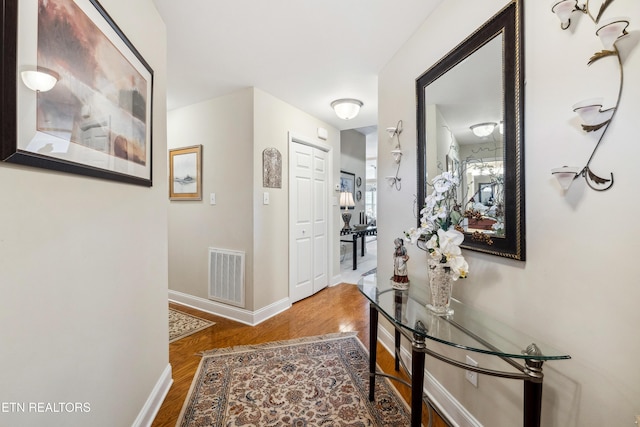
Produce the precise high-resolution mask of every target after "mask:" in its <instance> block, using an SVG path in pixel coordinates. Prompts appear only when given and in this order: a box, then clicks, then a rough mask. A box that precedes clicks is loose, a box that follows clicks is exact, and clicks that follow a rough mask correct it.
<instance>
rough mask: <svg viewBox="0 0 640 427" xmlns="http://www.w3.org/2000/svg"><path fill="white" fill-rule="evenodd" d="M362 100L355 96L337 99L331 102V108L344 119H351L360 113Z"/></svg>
mask: <svg viewBox="0 0 640 427" xmlns="http://www.w3.org/2000/svg"><path fill="white" fill-rule="evenodd" d="M363 105H364V104H362V101H359V100H357V99H353V98H342V99H336V100H335V101H333V102H332V103H331V108H333V110H334V111H335V112H336V115H337V116H338V117H339V118H341V119H342V120H351V119H353V118H354V117H356V116H357V115H358V113H359V112H360V107H362V106H363Z"/></svg>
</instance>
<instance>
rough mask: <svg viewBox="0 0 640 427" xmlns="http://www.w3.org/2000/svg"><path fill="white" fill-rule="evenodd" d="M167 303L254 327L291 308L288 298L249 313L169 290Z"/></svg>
mask: <svg viewBox="0 0 640 427" xmlns="http://www.w3.org/2000/svg"><path fill="white" fill-rule="evenodd" d="M169 301H171V302H175V303H177V304H182V305H186V306H188V307H192V308H196V309H198V310H201V311H204V312H206V313H210V314H215V315H216V316H220V317H224V318H227V319H231V320H235V321H236V322H240V323H244V324H245V325H250V326H256V325H257V324H259V323H262V322H264V321H265V320H267V319H269V318H271V317H273V316H275V315H276V314H278V313H282V312H283V311H286V310H288V309H289V308H290V307H291V302H290V301H289V298H283V299H281V300H280V301H276V302H274V303H273V304H270V305H268V306H266V307H263V308H261V309H260V310H257V311H250V310H246V309H244V308H238V307H233V306H231V305H227V304H222V303H219V302H216V301H211V300H208V299H205V298H200V297H197V296H194V295H189V294H185V293H182V292H178V291H172V290H169Z"/></svg>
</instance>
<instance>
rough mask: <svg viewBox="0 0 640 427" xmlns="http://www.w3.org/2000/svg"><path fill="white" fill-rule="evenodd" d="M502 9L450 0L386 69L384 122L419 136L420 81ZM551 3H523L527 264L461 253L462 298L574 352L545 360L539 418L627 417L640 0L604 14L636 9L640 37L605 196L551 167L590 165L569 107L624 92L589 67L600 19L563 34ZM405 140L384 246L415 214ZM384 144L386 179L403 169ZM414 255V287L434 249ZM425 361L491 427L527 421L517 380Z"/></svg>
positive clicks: (637, 377) (632, 373)
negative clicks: (558, 177)
mask: <svg viewBox="0 0 640 427" xmlns="http://www.w3.org/2000/svg"><path fill="white" fill-rule="evenodd" d="M592 3H593V2H592ZM504 5H505V2H504V1H499V0H491V1H483V2H464V1H462V0H450V1H447V2H443V3H442V4H441V6H440V7H439V8H438V9H437V10H436V11H435V12H434V13H433V15H432V16H431V17H429V19H427V21H426V22H425V23H424V24H423V26H422V27H421V28H420V29H419V30H418V31H417V32H416V34H415V35H414V36H413V37H412V38H411V39H410V40H409V41H408V42H407V44H406V45H405V46H404V47H403V48H402V49H401V50H400V51H399V52H398V53H397V54H396V56H395V57H394V58H393V59H392V61H390V63H389V64H387V66H386V67H385V68H384V69H383V70H382V72H381V74H380V76H379V97H380V99H379V105H380V109H379V123H392V122H394V121H397V120H398V119H402V120H403V121H404V124H405V126H404V129H405V132H404V135H403V136H404V140H407V141H411V140H415V139H416V134H415V129H416V124H415V108H416V105H415V79H416V77H417V76H419V75H420V74H421V73H423V72H424V71H425V70H426V69H428V68H429V67H430V66H431V65H433V64H434V63H435V62H436V61H438V59H439V58H440V57H442V56H443V55H444V54H446V53H447V52H448V51H450V50H451V49H452V48H453V47H455V46H456V45H457V44H458V43H459V42H461V41H462V40H463V39H464V38H465V37H466V36H467V35H468V34H470V33H471V32H473V31H474V30H475V29H476V28H477V27H479V26H480V25H481V24H482V23H483V22H484V21H485V20H487V19H488V18H490V17H491V16H492V15H493V14H494V13H495V12H497V11H498V10H499V9H500V8H502V7H503V6H504ZM592 7H594V6H592ZM549 9H550V8H549V5H548V4H546V3H540V2H533V1H526V2H525V31H526V33H525V52H526V60H525V64H526V69H525V73H526V88H525V177H526V207H527V211H526V221H527V230H528V233H527V261H526V262H518V261H512V260H507V259H503V258H498V257H493V256H489V255H485V254H480V253H475V252H471V251H465V257H466V258H467V259H468V261H469V265H470V274H469V278H468V279H466V280H464V281H458V282H456V286H455V289H454V295H455V296H456V297H458V298H459V299H461V300H462V301H464V302H465V303H468V304H471V305H474V306H476V307H478V308H480V309H482V310H485V311H487V312H489V313H490V314H491V315H493V316H494V317H496V318H499V319H501V320H503V321H505V322H507V323H509V324H511V325H513V326H514V327H515V328H517V329H520V330H522V331H524V332H528V333H530V334H531V335H533V336H534V337H538V338H539V339H540V340H542V341H544V342H547V343H549V344H551V345H553V346H555V347H557V348H559V349H561V350H564V351H566V352H567V353H569V354H571V355H572V359H571V360H568V361H557V362H548V363H546V364H545V374H546V377H545V385H544V392H543V417H542V425H544V426H557V427H567V426H581V427H582V426H600V425H611V426H627V425H629V426H630V425H633V421H634V420H635V419H634V415H635V414H639V413H640V370H638V368H637V360H638V356H637V355H638V354H640V353H639V352H640V340H638V338H637V326H638V325H639V324H640V310H638V308H637V302H638V300H640V287H638V286H637V284H638V279H637V278H636V275H637V273H636V271H635V270H634V269H633V267H632V266H629V265H628V264H629V263H633V259H634V257H635V255H636V254H637V253H638V250H640V245H639V244H638V240H637V236H638V235H640V224H639V223H638V221H635V220H634V219H633V212H635V209H637V208H638V202H637V198H635V197H634V194H635V193H634V188H635V186H636V183H637V182H638V180H640V172H639V169H638V167H637V165H636V163H637V161H636V159H637V158H638V156H639V154H640V145H639V144H637V143H636V141H637V129H636V128H637V126H636V122H637V117H638V115H639V114H640V101H639V100H640V81H639V80H638V79H637V78H635V77H631V76H637V75H638V72H639V71H640V47H638V40H639V38H638V31H637V30H635V29H636V28H638V25H640V4H639V3H638V2H636V1H632V0H620V1H617V2H615V3H613V4H612V5H611V6H610V8H609V9H608V10H607V12H606V15H605V18H606V17H613V16H619V15H623V16H629V17H630V19H631V26H630V30H631V34H630V36H629V37H628V38H627V40H625V41H624V42H623V41H621V42H620V45H619V46H620V48H621V50H622V51H623V57H624V61H625V68H624V70H625V75H626V77H627V78H626V80H625V83H624V84H625V87H624V93H623V95H622V102H621V104H620V108H619V111H618V114H617V116H616V118H615V121H614V122H613V123H612V125H611V127H610V129H609V132H608V134H607V136H606V138H605V142H603V144H602V145H601V147H600V148H599V151H598V153H597V155H596V157H595V160H594V162H593V164H592V166H593V168H594V169H595V170H596V171H597V172H600V173H601V174H602V175H606V174H607V173H608V172H609V171H613V172H614V174H615V178H616V183H615V185H614V186H613V188H612V189H611V190H609V191H607V192H604V193H598V192H595V191H592V190H589V189H588V188H587V187H586V185H585V183H584V180H582V179H581V180H578V181H576V182H575V183H574V184H573V186H572V187H571V189H570V190H569V191H568V192H567V194H563V192H562V190H561V189H560V188H559V186H558V184H557V182H556V181H555V179H554V178H553V177H552V176H551V174H550V170H551V168H553V167H557V166H561V165H563V164H569V165H577V166H583V165H584V164H585V163H586V161H587V158H588V156H589V154H590V152H591V150H592V149H593V147H594V140H593V137H592V136H590V135H586V136H585V134H584V133H582V132H581V131H580V130H579V124H578V121H577V120H576V119H575V116H574V113H573V112H572V111H571V105H572V104H574V103H575V102H577V101H580V100H582V99H585V98H589V97H593V96H596V95H598V93H599V92H604V93H602V94H601V95H604V96H605V98H606V99H608V100H611V99H614V98H615V93H613V94H612V93H611V90H612V89H611V87H612V86H615V85H616V84H617V75H616V74H615V72H614V73H613V74H607V76H608V77H607V78H609V79H611V80H612V81H613V83H614V84H613V85H612V84H611V83H607V82H606V81H605V80H604V77H603V76H602V74H601V73H602V70H601V69H600V67H594V66H592V67H590V68H588V67H587V65H586V63H587V61H588V58H589V56H590V55H591V54H593V53H595V52H596V51H598V50H601V49H602V46H601V44H600V42H599V40H598V39H597V38H596V37H595V36H594V32H595V27H594V25H593V23H592V22H590V21H589V20H588V19H586V17H585V16H582V17H580V19H577V20H575V21H576V22H575V24H578V25H576V26H575V27H573V26H572V29H571V30H567V31H562V30H560V27H559V21H558V20H557V18H556V17H555V16H554V15H553V14H552V13H551V12H550V10H549ZM461 10H464V11H465V13H464V14H461V13H460V11H461ZM453 22H455V25H454V24H453ZM609 102H611V101H609ZM381 138H382V136H381ZM403 148H404V151H405V156H404V158H403V170H402V171H401V175H402V177H403V178H404V179H403V189H402V191H401V192H397V191H394V190H390V189H388V187H386V186H385V185H383V183H382V182H379V185H378V189H379V194H378V196H379V201H380V207H379V211H378V225H379V232H378V233H379V234H378V239H379V241H380V242H385V241H386V242H391V241H392V240H393V238H394V237H396V236H397V235H400V234H401V232H402V230H404V229H406V228H408V227H410V226H412V225H414V224H415V217H414V215H413V214H412V205H413V201H414V195H415V194H416V191H417V189H416V183H415V166H414V165H415V164H416V158H415V156H416V152H415V147H411V145H410V144H405V147H403ZM382 154H383V153H382V152H380V156H379V159H378V162H379V163H378V164H379V170H380V173H379V176H384V175H388V174H390V172H391V171H392V169H393V164H392V162H391V160H390V159H389V158H388V156H385V155H382ZM379 181H380V179H379ZM410 256H411V257H412V258H411V261H410V265H409V270H410V275H411V276H412V277H411V280H412V286H420V285H419V284H420V283H424V281H425V276H426V272H425V270H426V268H425V267H426V266H425V262H424V259H425V255H424V253H423V252H421V251H419V250H417V249H415V248H411V251H410ZM378 269H379V272H380V276H382V277H385V276H389V275H390V274H391V265H386V264H380V265H379V266H378ZM454 354H455V355H457V356H462V354H460V353H455V352H454ZM480 362H481V364H482V363H484V362H483V361H482V360H481V361H480ZM427 363H428V364H429V367H430V369H431V370H432V373H434V375H435V376H436V378H437V380H438V381H439V382H440V383H442V384H443V385H444V386H445V387H446V388H447V389H448V390H449V391H450V392H451V393H452V394H453V395H454V397H455V398H456V399H458V400H459V401H460V402H461V403H462V404H463V405H464V406H465V407H466V408H467V409H468V410H469V411H470V412H471V413H472V414H473V416H474V417H475V418H477V420H479V421H480V422H481V423H482V424H483V425H487V426H489V425H490V426H498V427H501V426H505V427H510V426H513V425H520V423H521V417H522V413H521V409H520V405H521V399H522V386H521V384H520V383H518V382H515V381H509V380H493V379H489V378H488V377H484V376H481V377H480V386H479V388H478V389H474V388H473V387H472V386H470V385H469V384H468V383H465V381H464V380H463V378H464V373H463V372H462V371H459V370H456V369H452V368H449V367H444V366H441V365H440V364H438V363H434V362H433V361H432V359H429V358H428V359H427ZM498 407H499V408H500V410H499V411H496V408H498Z"/></svg>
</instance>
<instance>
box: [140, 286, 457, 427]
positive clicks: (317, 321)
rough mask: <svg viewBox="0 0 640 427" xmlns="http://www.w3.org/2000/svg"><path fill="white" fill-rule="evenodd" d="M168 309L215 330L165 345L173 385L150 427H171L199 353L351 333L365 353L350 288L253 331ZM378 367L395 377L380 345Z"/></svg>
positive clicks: (361, 304) (362, 304)
mask: <svg viewBox="0 0 640 427" xmlns="http://www.w3.org/2000/svg"><path fill="white" fill-rule="evenodd" d="M169 306H170V307H171V308H174V309H177V310H180V311H183V312H185V313H188V314H192V315H194V316H198V317H201V318H203V319H208V320H212V321H214V322H216V324H215V325H214V326H212V327H210V328H207V329H205V330H203V331H200V332H197V333H195V334H193V335H190V336H188V337H185V338H182V339H180V340H178V341H175V342H173V343H171V344H169V362H170V363H171V366H172V370H173V381H174V382H173V385H172V387H171V390H169V393H168V395H167V397H166V399H165V401H164V402H163V404H162V406H161V408H160V411H159V412H158V415H157V417H156V419H155V420H154V422H153V424H152V427H166V426H171V427H173V426H175V424H176V422H177V420H178V416H179V414H180V410H181V409H182V404H183V403H184V401H185V399H186V397H187V393H188V391H189V387H190V386H191V382H192V380H193V376H194V375H195V372H196V369H197V368H198V365H199V363H200V357H199V356H198V355H197V353H198V352H200V351H204V350H210V349H212V348H223V347H230V346H235V345H247V344H260V343H264V342H269V341H278V340H287V339H294V338H301V337H306V336H313V335H322V334H327V333H332V332H350V331H354V332H357V333H358V338H359V339H360V341H361V342H362V343H363V344H364V345H365V347H367V349H368V347H369V304H368V302H367V299H366V298H365V297H364V296H362V295H361V294H360V292H359V291H358V289H357V288H356V286H355V285H351V284H344V283H343V284H341V285H338V286H334V287H330V288H326V289H324V290H322V291H320V292H318V293H317V294H316V295H314V296H312V297H309V298H307V299H305V300H302V301H299V302H297V303H295V304H294V305H293V306H292V307H291V308H290V309H289V310H287V311H285V312H284V313H280V314H278V315H277V316H274V317H272V318H271V319H269V320H266V321H264V322H262V323H260V324H259V325H257V326H247V325H244V324H241V323H238V322H234V321H232V320H228V319H225V318H222V317H219V316H215V315H212V314H208V313H204V312H201V311H199V310H196V309H192V308H189V307H185V306H182V305H178V304H173V303H170V304H169ZM378 365H379V366H380V368H381V369H382V370H383V371H385V372H387V373H390V374H394V375H397V374H396V373H395V371H394V368H393V358H392V356H391V355H390V354H389V353H388V352H387V351H386V350H385V349H384V347H382V346H381V345H380V344H378ZM394 386H396V388H397V389H398V391H399V392H400V394H401V395H402V396H403V398H404V399H405V400H406V401H407V402H408V401H409V400H410V390H409V389H408V387H405V386H404V385H402V384H399V383H397V382H394ZM427 423H428V412H427V411H426V408H424V405H423V424H424V425H425V426H426V425H427ZM433 426H434V427H447V424H446V423H445V422H444V421H443V420H442V419H440V418H439V417H438V416H437V415H436V416H435V417H434V423H433Z"/></svg>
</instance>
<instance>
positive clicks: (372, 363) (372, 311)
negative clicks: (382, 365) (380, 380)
mask: <svg viewBox="0 0 640 427" xmlns="http://www.w3.org/2000/svg"><path fill="white" fill-rule="evenodd" d="M377 345H378V310H376V308H375V306H374V305H373V304H369V401H370V402H373V399H374V395H375V391H376V357H377V355H378V346H377Z"/></svg>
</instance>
